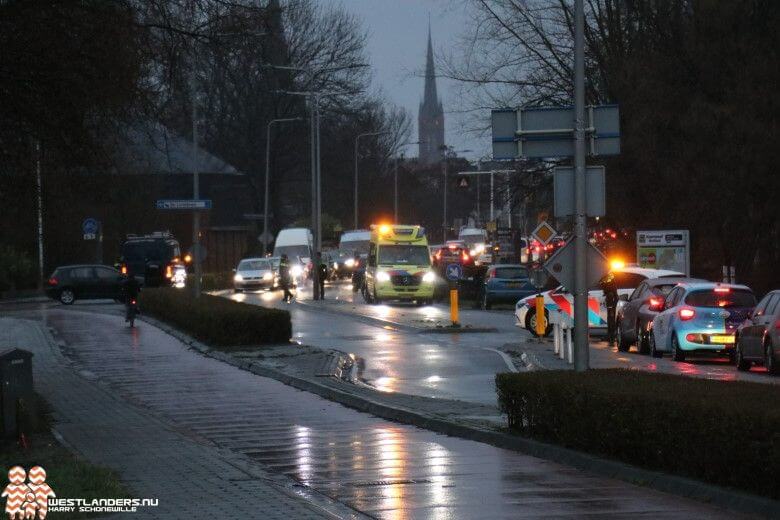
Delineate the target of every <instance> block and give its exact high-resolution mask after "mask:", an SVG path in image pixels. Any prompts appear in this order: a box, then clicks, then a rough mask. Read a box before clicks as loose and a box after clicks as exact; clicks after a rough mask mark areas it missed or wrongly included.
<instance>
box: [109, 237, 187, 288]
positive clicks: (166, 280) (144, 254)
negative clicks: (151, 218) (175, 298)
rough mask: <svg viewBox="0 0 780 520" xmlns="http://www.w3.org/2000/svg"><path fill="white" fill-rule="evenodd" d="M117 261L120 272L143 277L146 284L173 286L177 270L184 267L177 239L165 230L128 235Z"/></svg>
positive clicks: (150, 285)
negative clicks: (119, 265)
mask: <svg viewBox="0 0 780 520" xmlns="http://www.w3.org/2000/svg"><path fill="white" fill-rule="evenodd" d="M119 263H120V264H121V268H122V269H123V272H126V273H127V275H128V276H135V277H136V278H138V279H140V280H143V284H144V285H145V286H147V287H158V286H161V285H172V284H173V283H174V281H175V276H174V275H175V274H176V271H178V270H180V269H184V264H183V263H182V261H181V248H180V247H179V242H178V241H177V240H176V239H175V238H174V237H173V236H172V235H171V234H170V233H167V232H160V231H158V232H155V233H152V234H151V235H142V236H141V235H128V236H127V240H126V241H125V243H124V244H122V250H121V256H120V258H119Z"/></svg>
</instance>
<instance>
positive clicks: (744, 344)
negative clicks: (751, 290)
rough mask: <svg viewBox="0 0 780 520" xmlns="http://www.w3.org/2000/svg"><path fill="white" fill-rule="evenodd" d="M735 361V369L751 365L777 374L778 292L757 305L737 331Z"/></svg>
mask: <svg viewBox="0 0 780 520" xmlns="http://www.w3.org/2000/svg"><path fill="white" fill-rule="evenodd" d="M735 343H736V346H735V350H736V352H735V356H734V357H735V360H736V362H737V368H738V369H739V370H750V367H751V366H752V365H753V364H754V363H755V364H758V365H764V367H765V368H766V370H767V372H769V373H770V374H773V375H777V374H780V290H776V291H772V292H770V293H769V294H767V295H766V296H764V298H763V299H762V300H761V301H760V302H758V305H756V308H755V309H754V310H753V312H752V313H751V314H750V317H749V318H748V319H746V320H745V321H744V323H742V325H740V326H739V328H738V329H737V337H736V341H735Z"/></svg>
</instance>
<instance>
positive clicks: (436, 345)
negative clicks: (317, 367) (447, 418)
mask: <svg viewBox="0 0 780 520" xmlns="http://www.w3.org/2000/svg"><path fill="white" fill-rule="evenodd" d="M326 295H327V297H328V298H329V299H335V298H341V299H342V300H346V301H349V302H351V301H352V297H353V293H352V291H351V290H350V286H349V285H348V284H337V285H333V286H328V287H327V289H326ZM227 297H229V298H231V299H233V300H236V301H242V302H244V303H251V304H258V305H265V306H271V305H273V306H277V307H280V308H284V309H287V310H289V311H290V312H291V314H292V320H293V335H294V339H295V340H296V341H299V342H301V343H303V344H307V345H313V346H317V347H325V348H335V349H338V350H341V351H344V352H347V353H354V354H355V355H356V356H358V357H359V358H362V360H363V362H364V367H365V368H364V369H363V371H362V372H361V373H360V377H361V378H362V379H363V380H364V381H365V382H367V383H368V384H370V385H372V386H374V387H376V388H377V389H379V390H381V391H386V392H401V393H406V394H413V395H422V396H426V397H439V398H448V399H459V400H465V401H471V402H477V403H488V404H495V403H496V393H495V384H494V378H495V375H496V373H499V372H508V371H513V370H515V367H514V365H513V364H512V362H511V360H510V359H509V357H508V356H506V355H505V354H504V355H502V353H500V352H499V351H498V349H499V348H500V347H501V346H502V345H504V344H507V343H513V342H518V341H520V339H521V338H526V337H528V333H527V332H525V331H522V330H520V329H518V328H516V327H514V326H513V319H514V318H513V315H512V313H511V311H510V310H504V311H491V312H484V311H471V310H470V311H465V312H464V313H462V316H463V320H464V322H465V321H466V320H469V322H478V323H479V324H480V326H482V327H493V328H495V329H496V332H490V333H468V334H420V333H417V332H405V331H403V330H397V329H392V328H388V327H383V326H382V325H381V324H373V325H372V324H368V323H366V322H364V321H361V320H358V319H355V318H352V317H350V316H349V315H342V314H333V313H324V312H321V311H317V310H316V309H311V307H308V306H303V305H296V304H291V305H287V304H284V303H282V302H280V298H281V293H280V292H259V293H255V292H250V293H240V294H232V293H228V296H227ZM298 298H299V299H307V300H308V299H310V298H311V296H310V292H309V291H306V290H303V289H302V290H300V291H299V294H298ZM356 301H357V302H358V304H357V306H356V308H355V309H354V310H353V312H359V313H362V314H364V315H368V316H373V317H377V318H380V319H384V320H391V321H398V322H403V323H417V322H418V321H421V320H423V319H426V318H428V319H439V318H440V317H441V316H447V315H448V310H447V308H446V307H444V306H443V305H431V306H426V307H421V308H418V307H414V306H412V305H407V304H393V305H379V306H370V305H365V304H363V303H362V301H361V298H360V296H359V295H358V296H357V297H356ZM312 303H314V302H312ZM345 307H349V308H351V307H352V305H349V306H345ZM345 310H346V309H345ZM472 314H473V315H474V317H472Z"/></svg>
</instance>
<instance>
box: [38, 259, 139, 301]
mask: <svg viewBox="0 0 780 520" xmlns="http://www.w3.org/2000/svg"><path fill="white" fill-rule="evenodd" d="M124 280H125V277H124V276H122V273H120V272H119V271H117V270H116V269H114V268H113V267H108V266H105V265H66V266H62V267H58V268H57V269H55V270H54V272H53V273H52V275H51V276H50V277H49V280H48V282H47V287H46V295H47V296H48V297H49V298H52V299H54V300H59V301H60V302H61V303H63V304H65V305H70V304H72V303H73V302H75V301H76V300H99V299H112V300H118V299H121V297H122V282H124Z"/></svg>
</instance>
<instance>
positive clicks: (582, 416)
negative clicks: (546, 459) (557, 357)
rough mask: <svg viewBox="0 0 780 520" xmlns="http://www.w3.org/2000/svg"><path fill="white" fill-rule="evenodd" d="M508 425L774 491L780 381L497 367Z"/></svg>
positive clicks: (583, 447)
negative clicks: (509, 370) (505, 370)
mask: <svg viewBox="0 0 780 520" xmlns="http://www.w3.org/2000/svg"><path fill="white" fill-rule="evenodd" d="M496 390H497V392H498V401H499V406H500V407H501V409H502V410H503V411H504V412H505V413H506V414H507V417H508V421H509V428H510V430H512V431H514V432H516V433H519V434H521V435H524V436H527V437H531V438H534V439H537V440H540V441H544V442H549V443H554V444H559V445H562V446H565V447H567V448H572V449H575V450H580V451H585V452H589V453H593V454H596V455H602V456H605V457H607V458H612V459H617V460H619V461H622V462H626V463H629V464H633V465H636V466H641V467H644V468H648V469H652V470H658V471H662V472H667V473H673V474H676V475H680V476H684V477H689V478H693V479H698V480H702V481H705V482H709V483H712V484H717V485H721V486H728V487H732V488H736V489H740V490H743V491H747V492H750V493H754V494H757V495H763V496H767V497H772V498H780V486H778V482H780V406H778V403H780V387H778V386H777V385H772V384H760V383H747V382H736V381H713V380H705V379H696V378H691V377H685V376H674V375H664V374H649V373H646V372H639V371H635V370H622V369H610V370H590V371H588V372H584V373H577V372H574V371H569V370H566V371H538V372H530V373H520V374H498V375H497V376H496Z"/></svg>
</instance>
